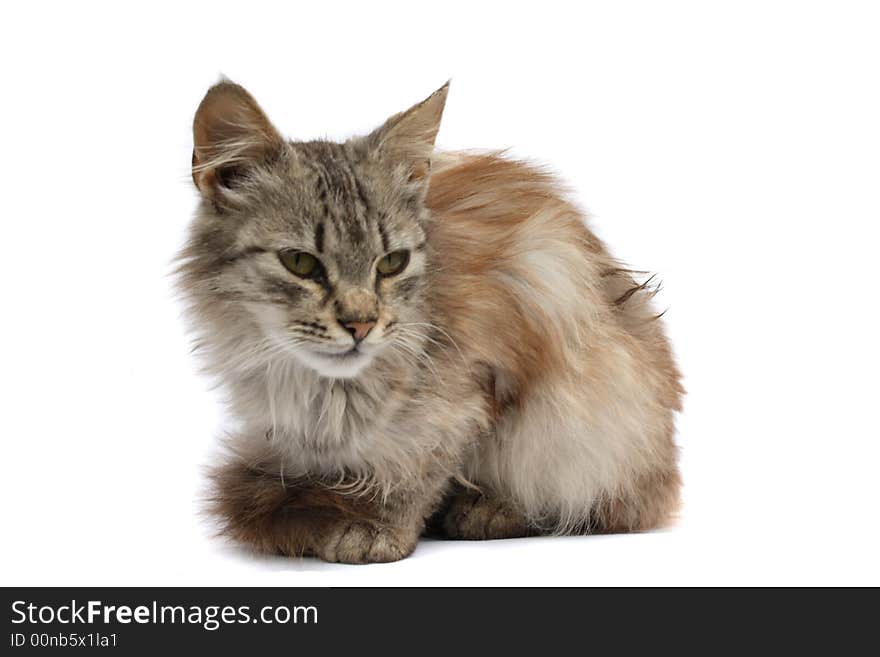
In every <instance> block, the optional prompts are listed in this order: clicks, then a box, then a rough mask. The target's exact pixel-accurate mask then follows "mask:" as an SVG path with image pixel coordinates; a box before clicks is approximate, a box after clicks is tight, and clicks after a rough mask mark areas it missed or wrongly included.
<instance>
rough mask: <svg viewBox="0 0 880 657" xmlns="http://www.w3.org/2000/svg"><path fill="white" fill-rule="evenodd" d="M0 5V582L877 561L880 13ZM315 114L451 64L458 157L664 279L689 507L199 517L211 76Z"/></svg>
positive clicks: (413, 575) (640, 6) (814, 572)
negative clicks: (418, 538) (269, 551)
mask: <svg viewBox="0 0 880 657" xmlns="http://www.w3.org/2000/svg"><path fill="white" fill-rule="evenodd" d="M12 6H13V5H11V4H6V5H4V8H3V9H2V10H0V12H2V16H0V68H2V75H0V85H2V103H0V119H2V120H0V129H2V133H0V134H2V154H0V190H2V199H0V212H2V228H0V235H2V244H3V248H2V256H0V281H2V301H0V308H2V318H0V336H2V339H0V349H2V354H0V357H2V360H0V366H2V379H0V385H2V395H0V400H2V424H0V432H2V437H0V439H2V450H3V452H2V476H0V500H2V523H3V529H2V539H0V544H2V558H0V583H2V584H4V585H13V584H15V585H50V584H92V585H99V584H100V585H134V584H141V585H166V584H167V585H172V584H181V585H182V584H211V585H221V584H241V585H244V584H254V585H264V584H266V585H319V586H323V585H361V584H403V585H418V584H439V585H446V584H500V585H507V584H530V585H531V584H562V585H567V584H582V585H583V584H586V585H590V584H698V585H700V584H874V585H877V584H880V568H878V559H877V555H878V554H880V531H878V515H880V514H878V502H880V494H878V493H880V487H878V467H880V464H878V457H880V446H878V437H880V435H878V434H880V431H878V423H877V415H876V406H877V401H878V400H877V397H878V371H880V370H878V367H880V363H878V360H880V359H878V347H877V339H878V335H880V330H878V329H880V327H878V311H877V302H878V299H877V280H878V278H880V272H878V269H877V267H876V264H875V263H876V253H877V248H878V233H880V231H878V221H880V184H878V183H880V84H878V83H880V75H878V73H880V72H878V68H880V38H878V34H880V20H878V15H877V10H876V5H873V7H872V3H869V2H865V3H855V2H825V3H816V2H790V3H783V2H772V1H770V2H767V1H764V2H744V1H739V2H728V3H706V2H670V3H654V2H638V3H637V2H615V3H609V2H596V3H590V2H571V3H556V2H549V1H546V0H545V1H542V2H534V3H526V4H516V3H513V2H503V3H486V2H474V1H471V2H464V3H457V2H442V3H436V2H435V3H414V2H405V3H399V4H390V3H389V4H379V3H375V2H369V3H367V2H363V3H356V4H354V3H353V4H352V5H350V6H342V5H335V4H333V3H329V2H321V3H318V2H310V3H301V4H300V3H280V2H279V3H277V5H273V4H261V3H257V2H251V1H249V2H240V1H239V2H233V3H224V2H216V1H215V2H210V3H203V4H198V5H196V4H195V3H182V2H178V3H173V4H170V5H168V6H162V5H157V4H156V5H154V4H151V5H150V6H149V8H144V9H133V8H131V7H130V6H129V5H128V4H127V3H107V4H102V5H97V4H92V3H63V4H62V3H58V4H57V5H45V4H39V3H29V4H27V5H24V4H18V5H16V7H15V8H12ZM221 72H222V73H224V74H226V75H227V76H229V77H231V78H232V79H234V80H236V81H238V82H240V83H242V84H244V85H245V86H246V87H248V88H249V89H250V90H251V92H252V93H253V94H254V95H255V96H256V97H257V99H258V100H259V101H260V102H261V104H262V105H263V107H264V108H265V109H266V111H267V112H268V114H269V115H270V117H271V118H272V119H273V121H274V122H275V123H276V125H277V126H278V127H279V128H280V129H281V130H282V131H283V132H284V133H286V134H288V135H289V136H291V137H294V138H313V137H319V136H329V137H331V138H344V137H345V136H348V135H350V134H353V133H357V132H363V131H366V130H369V129H370V128H372V127H374V126H375V125H377V124H378V123H380V122H381V121H382V120H383V119H384V118H385V117H386V116H388V115H390V114H392V113H394V112H396V111H399V110H402V109H404V108H406V107H408V106H409V105H411V104H412V103H414V102H416V101H418V100H420V99H422V98H423V97H425V96H427V95H428V94H429V93H430V92H431V91H433V90H434V89H435V88H436V87H438V86H440V85H441V84H442V83H443V82H445V81H446V80H447V78H450V77H451V78H452V89H451V93H450V96H449V101H448V105H447V113H446V116H445V122H444V125H443V128H442V130H441V133H440V137H439V144H440V145H441V146H442V147H444V148H497V147H506V146H511V147H513V153H514V154H516V155H518V156H523V157H528V158H531V159H534V160H537V161H539V162H544V163H547V164H550V165H551V166H552V167H553V168H555V169H556V170H557V171H558V172H559V173H560V175H561V176H562V177H563V178H564V179H565V180H566V181H567V182H568V183H569V184H570V185H571V186H572V188H573V189H574V195H575V198H576V199H577V201H578V202H579V203H581V204H582V205H583V206H584V207H585V208H588V209H589V211H590V212H591V214H592V216H593V219H592V225H593V226H594V228H595V230H596V231H597V232H598V234H599V235H600V236H601V237H603V238H604V239H606V240H607V241H608V242H609V244H610V246H611V247H612V249H613V251H614V252H615V253H616V254H617V255H618V256H620V257H621V258H623V259H625V260H626V261H628V262H629V263H631V264H632V265H633V266H634V267H636V268H638V269H647V270H651V271H656V272H659V273H660V275H661V277H662V279H663V281H664V292H663V293H662V294H661V296H660V298H659V303H660V304H661V306H662V307H666V306H668V307H669V308H670V310H669V312H668V313H667V316H666V317H667V322H668V326H669V329H670V333H671V335H672V338H673V341H674V344H675V348H676V351H677V353H678V356H679V358H680V361H681V365H682V368H683V371H684V372H685V375H686V386H687V388H688V390H689V396H688V398H687V401H686V409H685V412H684V414H683V415H682V416H681V417H680V422H679V427H680V435H679V440H680V444H681V446H682V455H683V456H682V465H683V470H684V477H685V481H686V489H685V500H686V504H685V507H684V512H683V516H682V520H681V522H680V524H679V526H678V527H676V528H674V529H671V530H667V531H661V532H655V533H649V534H643V535H630V536H603V537H568V538H541V539H529V540H512V541H496V542H487V543H454V542H437V541H434V542H427V541H425V542H423V543H422V544H421V545H420V546H419V548H418V550H417V551H416V553H415V554H414V555H413V556H412V557H411V558H409V559H407V560H405V561H403V562H400V563H396V564H389V565H377V566H366V567H363V566H338V565H327V564H322V563H320V562H317V561H314V560H290V559H284V558H275V557H254V556H251V555H249V554H248V553H246V552H244V551H242V550H241V549H238V548H235V547H231V546H228V545H226V544H224V542H223V541H222V540H218V539H215V538H212V536H211V533H210V529H209V527H208V526H207V525H206V524H205V523H204V522H203V521H202V520H200V519H199V517H198V515H197V514H198V508H199V502H198V500H199V496H200V495H201V494H202V492H203V490H204V489H203V482H202V480H201V478H200V477H201V475H200V472H201V468H202V467H203V466H204V465H205V464H206V463H208V462H210V458H211V453H212V449H213V446H214V444H215V441H216V438H217V436H218V435H219V434H220V433H221V431H222V424H223V418H222V409H221V408H220V406H219V404H218V399H217V395H216V393H212V392H210V391H209V390H208V387H209V382H208V381H206V380H204V379H201V378H200V377H198V376H197V375H196V374H195V368H196V364H195V362H194V361H193V360H192V358H191V357H190V355H189V352H188V338H187V336H186V335H185V334H184V329H183V326H182V322H181V321H180V316H179V315H180V307H179V305H178V304H177V303H176V302H175V301H174V300H173V297H172V293H171V281H170V279H169V277H168V273H169V272H170V270H171V259H172V257H173V254H174V253H175V251H176V249H177V248H178V247H179V245H180V244H181V240H182V237H183V231H184V227H185V225H186V224H187V222H188V220H189V218H190V215H191V212H192V210H193V208H194V206H195V202H196V195H195V192H194V190H193V188H192V185H191V182H190V180H189V159H190V152H191V141H190V132H189V130H190V126H191V120H192V114H193V112H194V110H195V108H196V106H197V104H198V102H199V100H200V99H201V96H202V94H203V93H204V91H205V90H206V89H207V87H208V86H209V85H210V84H212V83H213V82H215V81H216V80H217V79H218V76H219V75H220V73H221Z"/></svg>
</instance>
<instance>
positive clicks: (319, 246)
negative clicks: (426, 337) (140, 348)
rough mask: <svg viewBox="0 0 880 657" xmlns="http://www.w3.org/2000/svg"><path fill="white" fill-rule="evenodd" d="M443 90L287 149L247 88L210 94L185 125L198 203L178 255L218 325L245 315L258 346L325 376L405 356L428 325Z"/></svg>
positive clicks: (221, 87)
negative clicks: (341, 135)
mask: <svg viewBox="0 0 880 657" xmlns="http://www.w3.org/2000/svg"><path fill="white" fill-rule="evenodd" d="M447 90H448V84H447V85H445V86H443V87H441V88H440V89H439V90H438V91H436V92H435V93H434V94H432V95H431V96H429V97H428V98H427V99H426V100H424V101H423V102H421V103H419V104H418V105H415V106H414V107H412V108H410V109H409V110H407V111H405V112H402V113H400V114H397V115H395V116H393V117H391V118H390V119H389V120H388V121H386V122H385V123H384V124H383V125H382V126H381V127H379V128H378V129H377V130H375V131H374V132H372V133H371V134H369V135H367V136H365V137H358V138H353V139H350V140H348V141H346V142H344V143H334V142H329V141H310V142H293V141H288V140H286V139H284V138H282V137H281V135H280V134H279V133H278V131H277V130H276V129H275V128H274V127H273V125H272V124H271V123H270V121H269V120H268V118H267V117H266V115H265V114H264V113H263V111H262V110H261V109H260V107H259V105H257V103H256V101H255V100H254V99H253V97H252V96H251V95H250V94H249V93H248V92H247V91H246V90H245V89H244V88H242V87H240V86H239V85H237V84H234V83H232V82H228V81H224V82H221V83H220V84H217V85H215V86H214V87H212V88H211V89H210V90H209V91H208V93H207V94H206V96H205V98H204V100H202V103H201V105H200V106H199V108H198V111H197V112H196V116H195V121H194V125H193V133H194V151H193V181H194V182H195V185H196V187H197V188H198V190H199V192H200V195H201V198H202V207H201V210H200V212H199V214H198V216H197V217H196V220H195V223H194V226H193V231H192V235H191V240H190V243H189V245H188V247H187V249H186V250H185V252H184V259H185V262H186V264H185V272H186V279H187V280H186V287H187V289H188V291H189V292H190V294H191V295H193V296H195V297H198V300H199V305H200V306H201V308H202V309H206V308H208V307H209V306H211V307H213V308H214V310H213V311H212V312H214V314H215V316H214V319H213V321H214V322H215V323H216V322H220V323H221V324H222V322H223V318H222V316H218V313H223V312H225V313H230V314H233V315H237V316H238V317H241V316H247V317H249V318H250V319H251V320H252V323H253V325H254V326H256V327H259V330H260V331H261V332H262V339H263V340H264V342H263V343H262V344H263V346H264V347H267V346H268V347H269V348H271V349H275V350H276V352H275V353H279V354H280V353H288V354H290V355H292V356H293V357H294V358H296V359H297V360H298V361H300V362H301V363H302V364H305V365H306V366H308V367H310V368H312V369H314V370H315V371H317V372H318V373H319V374H320V375H322V376H326V377H332V378H349V377H354V376H357V375H358V374H359V373H361V372H362V371H363V370H364V369H365V368H366V367H367V366H369V365H370V363H371V362H372V361H373V360H374V359H375V358H377V357H379V356H380V354H382V353H383V352H384V351H386V350H389V351H393V350H394V349H398V350H400V349H405V348H406V347H405V340H402V339H401V340H399V344H396V343H395V339H399V338H401V336H405V335H407V334H408V332H409V334H413V333H419V332H421V331H418V328H417V327H418V326H419V324H420V323H421V322H422V321H423V317H422V313H423V310H424V309H423V303H424V296H425V266H426V263H425V258H426V249H425V237H426V232H425V222H426V221H427V219H428V212H427V211H426V209H425V206H424V198H425V193H426V188H427V184H428V178H429V174H430V157H431V151H432V149H433V145H434V139H435V137H436V135H437V131H438V129H439V124H440V118H441V115H442V112H443V106H444V103H445V101H446V93H447ZM212 304H213V305H212ZM220 309H222V310H220Z"/></svg>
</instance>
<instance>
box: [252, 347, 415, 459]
mask: <svg viewBox="0 0 880 657" xmlns="http://www.w3.org/2000/svg"><path fill="white" fill-rule="evenodd" d="M408 390H409V389H408V387H407V386H406V385H405V384H404V383H403V382H402V381H400V380H399V379H398V378H394V377H387V376H370V377H363V378H359V379H357V380H341V379H328V378H324V377H321V376H318V375H317V374H316V373H315V372H313V371H311V370H309V369H307V368H305V367H302V366H300V365H298V364H296V363H294V362H280V363H275V364H272V365H270V366H268V367H267V368H266V369H265V371H263V372H261V373H260V374H258V375H256V376H254V377H252V378H250V380H249V381H248V382H247V386H246V387H245V388H240V389H239V390H238V391H237V393H238V394H237V398H238V399H237V404H236V405H237V406H239V409H238V410H239V412H242V416H243V417H245V418H246V422H247V424H248V425H249V426H250V427H252V430H253V432H254V433H255V434H259V433H261V432H263V433H264V436H265V440H266V441H267V442H269V443H270V444H271V445H272V446H273V448H274V451H276V453H278V454H279V456H281V457H282V459H283V461H284V462H285V466H286V467H288V468H290V469H291V470H297V469H299V468H300V467H301V468H303V469H304V470H308V471H314V470H318V471H328V472H330V471H336V470H338V469H339V468H340V466H342V467H346V468H350V469H358V468H360V467H361V466H363V465H364V464H365V462H366V461H367V460H375V459H376V458H382V457H383V455H384V454H386V453H387V452H390V451H393V450H395V449H398V448H399V445H395V442H396V440H395V435H396V433H397V431H396V427H395V426H394V424H395V419H396V416H398V415H399V412H400V409H401V408H402V407H403V406H404V404H405V402H406V400H407V398H408V397H409V393H408Z"/></svg>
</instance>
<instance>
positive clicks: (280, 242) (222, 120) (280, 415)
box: [180, 81, 683, 563]
mask: <svg viewBox="0 0 880 657" xmlns="http://www.w3.org/2000/svg"><path fill="white" fill-rule="evenodd" d="M447 91H448V85H446V86H444V87H442V88H440V89H439V90H438V91H436V92H435V93H434V94H432V95H431V96H430V97H429V98H427V99H426V100H424V101H423V102H421V103H419V104H417V105H415V106H414V107H412V108H411V109H409V110H407V111H405V112H402V113H400V114H397V115H395V116H393V117H391V118H390V119H389V120H388V121H386V122H385V123H384V124H383V125H382V126H381V127H379V128H378V129H377V130H375V131H374V132H372V133H371V134H369V135H367V136H365V137H356V138H353V139H349V140H348V141H346V142H344V143H334V142H330V141H308V142H293V141H288V140H285V139H284V138H282V136H281V135H280V134H279V133H278V131H277V130H276V129H275V128H274V127H273V125H272V124H271V123H270V122H269V120H268V119H267V117H266V115H265V114H264V113H263V111H262V110H261V109H260V107H259V106H258V105H257V103H256V102H255V100H254V99H253V98H252V97H251V96H250V94H248V92H247V91H245V89H243V88H242V87H240V86H239V85H236V84H234V83H232V82H229V81H222V82H220V83H219V84H217V85H216V86H214V87H212V88H211V89H210V90H209V91H208V93H207V95H206V96H205V98H204V100H203V101H202V103H201V105H200V106H199V108H198V111H197V113H196V116H195V121H194V126H193V132H194V152H193V170H192V171H193V180H194V182H195V185H196V187H197V188H198V191H199V193H200V198H201V201H200V205H199V209H198V212H197V214H196V216H195V219H194V220H193V223H192V226H191V230H190V235H189V239H188V242H187V244H186V246H185V247H184V249H183V251H182V253H181V254H180V286H181V290H182V291H183V293H184V295H185V297H186V299H187V301H188V307H189V314H190V319H191V322H192V324H193V326H194V329H195V332H196V333H197V340H198V345H199V347H200V350H201V352H202V355H203V356H204V359H205V365H206V369H207V371H208V372H210V373H211V374H212V375H214V376H216V377H217V378H218V379H219V380H220V382H221V383H222V384H223V386H224V389H225V390H226V392H227V393H228V398H229V404H230V407H231V411H232V413H233V414H234V416H235V417H236V418H237V419H238V426H237V427H236V428H235V429H234V431H232V433H231V436H230V438H229V441H228V453H227V456H226V459H225V461H224V462H223V463H222V464H221V465H219V466H218V467H217V468H216V469H215V470H214V474H213V490H212V495H211V500H212V508H213V510H214V511H215V512H216V514H217V515H218V516H219V518H220V519H221V521H222V526H223V528H224V531H225V533H226V534H227V535H228V536H229V537H231V538H233V539H234V540H237V541H240V542H242V543H245V544H247V545H249V546H252V547H254V548H256V549H258V550H262V551H268V552H274V553H283V554H287V555H314V556H317V557H320V558H321V559H325V560H327V561H339V562H346V563H367V562H385V561H393V560H396V559H401V558H403V557H405V556H407V555H408V554H410V553H411V552H412V551H413V550H414V549H415V546H416V543H417V541H418V539H419V536H420V535H422V534H423V533H424V532H425V531H426V530H429V531H434V532H438V533H441V534H443V535H445V536H447V537H451V538H460V539H492V538H506V537H516V536H526V535H532V534H539V533H574V532H577V533H587V532H621V531H631V530H642V529H649V528H653V527H657V526H660V525H662V524H664V523H665V522H667V521H668V520H669V519H670V517H671V515H672V514H673V513H674V511H675V510H676V508H677V506H678V502H679V488H680V478H679V473H678V468H677V462H676V461H677V454H676V447H675V444H674V441H673V431H674V426H673V422H674V417H673V416H674V411H676V410H678V409H679V408H680V401H681V396H682V393H683V391H682V387H681V385H680V376H679V373H678V371H677V369H676V366H675V364H674V361H673V357H672V355H671V352H670V348H669V345H668V342H667V339H666V337H665V336H664V332H663V328H662V326H661V322H660V320H659V317H658V316H657V314H656V312H655V311H654V310H653V309H652V307H651V303H650V301H651V296H652V290H651V289H650V287H649V286H648V285H647V284H645V283H643V284H639V283H637V282H636V281H635V280H634V278H633V274H634V272H631V271H629V270H627V269H624V268H623V267H621V266H620V265H619V263H618V262H616V261H615V260H614V259H613V258H612V257H611V256H610V255H609V254H608V252H607V251H606V249H605V247H604V246H603V244H602V243H601V242H600V241H599V240H598V239H597V238H596V237H595V236H594V235H593V234H592V233H591V232H590V231H589V230H588V228H587V227H586V225H585V222H584V218H583V216H582V215H581V214H580V213H579V212H578V211H577V210H576V209H575V208H574V207H573V206H572V205H570V204H569V203H568V202H567V201H566V200H565V199H564V198H563V196H562V195H561V193H560V191H559V189H558V186H557V183H556V182H555V180H554V179H553V178H552V177H551V176H550V175H548V174H547V173H545V172H543V171H540V170H538V169H535V168H533V167H531V166H529V165H526V164H523V163H521V162H516V161H512V160H510V159H507V158H504V157H502V156H500V155H497V154H456V153H437V152H434V150H433V147H434V140H435V137H436V135H437V131H438V129H439V125H440V118H441V115H442V112H443V107H444V104H445V102H446V96H447Z"/></svg>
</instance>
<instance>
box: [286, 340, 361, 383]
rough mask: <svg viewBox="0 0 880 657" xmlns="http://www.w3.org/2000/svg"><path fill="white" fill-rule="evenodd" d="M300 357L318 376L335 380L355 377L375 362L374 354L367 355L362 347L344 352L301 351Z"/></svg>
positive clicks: (356, 346)
mask: <svg viewBox="0 0 880 657" xmlns="http://www.w3.org/2000/svg"><path fill="white" fill-rule="evenodd" d="M298 356H299V357H300V360H302V361H303V362H305V364H306V365H308V366H309V367H311V368H312V369H314V370H315V371H317V372H318V374H321V375H322V376H327V377H331V378H334V379H337V378H342V379H348V378H352V377H355V376H357V375H358V374H360V372H361V370H363V368H364V367H366V366H367V365H368V364H369V363H370V362H371V361H372V360H373V354H369V353H367V352H366V351H365V350H364V349H363V346H362V345H354V346H352V347H351V348H349V349H345V350H344V351H324V350H320V349H307V350H300V351H299V352H298Z"/></svg>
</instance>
